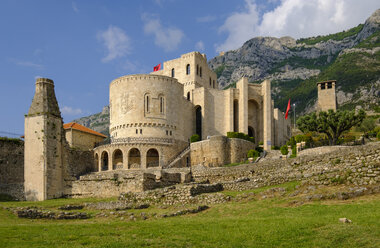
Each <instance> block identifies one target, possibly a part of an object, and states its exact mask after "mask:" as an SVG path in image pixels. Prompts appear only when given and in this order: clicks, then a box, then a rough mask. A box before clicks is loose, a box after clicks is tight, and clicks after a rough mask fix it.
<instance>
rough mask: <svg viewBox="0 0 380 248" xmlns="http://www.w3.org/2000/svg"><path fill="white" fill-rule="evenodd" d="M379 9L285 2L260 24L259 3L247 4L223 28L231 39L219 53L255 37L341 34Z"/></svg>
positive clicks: (342, 1)
mask: <svg viewBox="0 0 380 248" xmlns="http://www.w3.org/2000/svg"><path fill="white" fill-rule="evenodd" d="M379 7H380V2H379V1H378V0H361V1H357V0H308V1H304V0H282V1H281V2H280V3H279V5H278V6H277V7H276V8H275V9H273V10H271V11H267V12H265V13H263V15H262V19H261V20H259V13H258V9H257V7H256V4H255V1H254V0H246V1H245V9H244V10H243V11H241V12H236V13H232V14H231V15H230V16H229V17H228V18H227V19H226V21H225V22H224V24H223V25H222V26H221V27H220V32H227V33H228V36H227V39H226V40H225V41H224V43H223V44H219V45H216V50H217V51H226V50H230V49H236V48H238V47H240V46H241V45H242V44H243V43H244V42H245V41H247V40H249V39H251V38H253V37H255V36H274V37H282V36H292V37H293V38H301V37H310V36H317V35H326V34H330V33H336V32H340V31H343V30H347V29H349V28H352V27H355V26H357V25H358V24H359V23H363V22H364V21H365V20H366V18H368V17H369V16H370V15H371V14H372V13H373V12H374V11H375V10H376V9H378V8H379Z"/></svg>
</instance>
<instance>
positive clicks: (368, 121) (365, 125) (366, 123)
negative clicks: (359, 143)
mask: <svg viewBox="0 0 380 248" xmlns="http://www.w3.org/2000/svg"><path fill="white" fill-rule="evenodd" d="M375 127H376V123H375V119H372V118H365V119H364V120H363V122H362V123H361V125H360V126H359V130H360V131H362V132H363V133H364V134H365V135H366V136H368V132H370V131H372V130H373V129H375Z"/></svg>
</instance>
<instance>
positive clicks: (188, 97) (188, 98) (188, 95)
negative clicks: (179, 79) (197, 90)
mask: <svg viewBox="0 0 380 248" xmlns="http://www.w3.org/2000/svg"><path fill="white" fill-rule="evenodd" d="M187 100H188V101H190V91H189V92H187Z"/></svg>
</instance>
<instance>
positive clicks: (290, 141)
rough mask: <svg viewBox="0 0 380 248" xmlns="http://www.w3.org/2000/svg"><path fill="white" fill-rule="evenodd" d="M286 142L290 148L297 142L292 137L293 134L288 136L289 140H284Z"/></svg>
mask: <svg viewBox="0 0 380 248" xmlns="http://www.w3.org/2000/svg"><path fill="white" fill-rule="evenodd" d="M286 144H287V145H288V146H291V147H292V148H293V147H295V146H296V144H297V142H296V139H295V138H294V136H292V137H291V138H290V140H289V141H288V142H286Z"/></svg>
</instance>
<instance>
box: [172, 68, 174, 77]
mask: <svg viewBox="0 0 380 248" xmlns="http://www.w3.org/2000/svg"><path fill="white" fill-rule="evenodd" d="M172 77H174V68H172Z"/></svg>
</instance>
